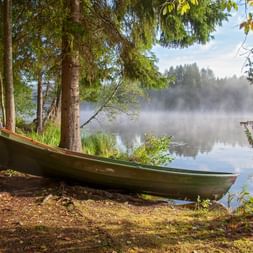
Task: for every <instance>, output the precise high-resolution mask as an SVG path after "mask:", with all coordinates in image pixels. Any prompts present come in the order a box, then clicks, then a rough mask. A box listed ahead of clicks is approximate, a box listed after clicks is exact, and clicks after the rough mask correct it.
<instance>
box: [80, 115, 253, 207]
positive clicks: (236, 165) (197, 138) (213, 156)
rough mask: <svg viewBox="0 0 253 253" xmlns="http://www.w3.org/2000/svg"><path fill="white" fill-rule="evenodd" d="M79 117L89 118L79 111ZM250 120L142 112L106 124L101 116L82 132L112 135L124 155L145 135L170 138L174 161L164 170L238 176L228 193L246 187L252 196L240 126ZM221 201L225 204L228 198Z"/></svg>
mask: <svg viewBox="0 0 253 253" xmlns="http://www.w3.org/2000/svg"><path fill="white" fill-rule="evenodd" d="M81 117H82V120H84V119H85V118H87V117H88V114H87V113H85V112H84V111H82V114H81ZM252 119H253V114H249V113H225V112H223V113H221V112H219V113H218V112H204V113H203V112H168V111H142V112H140V115H139V117H138V118H136V119H133V120H131V119H129V117H126V116H123V115H120V116H118V117H117V118H116V119H115V120H113V121H109V120H107V119H106V117H104V116H101V117H100V118H99V120H98V121H93V122H92V123H91V124H90V125H88V126H87V128H86V129H85V130H86V131H88V132H90V133H95V132H99V131H100V132H101V131H102V132H106V133H111V134H114V135H115V136H116V139H117V143H118V146H119V147H120V148H121V149H122V150H123V151H124V150H125V149H126V147H127V146H132V145H134V144H135V145H136V144H137V143H141V142H142V141H143V137H144V134H145V133H151V134H154V135H156V136H162V135H167V136H172V143H171V146H170V153H171V155H172V156H173V157H174V158H175V159H174V160H173V162H172V163H170V164H167V165H166V166H168V167H175V168H184V169H195V170H210V171H226V172H237V173H240V176H239V178H238V179H237V181H236V183H235V184H234V185H233V186H232V188H231V190H230V191H231V192H234V193H238V192H240V191H241V190H242V188H243V187H244V186H245V185H246V186H247V189H248V190H249V191H250V192H251V193H252V194H253V148H252V147H251V146H250V145H249V143H248V140H247V138H246V135H245V133H244V128H243V127H242V126H240V122H241V121H247V120H252ZM221 201H222V202H223V203H224V204H226V203H227V196H225V197H224V198H223V199H222V200H221ZM233 205H234V206H236V205H237V203H236V202H234V203H233Z"/></svg>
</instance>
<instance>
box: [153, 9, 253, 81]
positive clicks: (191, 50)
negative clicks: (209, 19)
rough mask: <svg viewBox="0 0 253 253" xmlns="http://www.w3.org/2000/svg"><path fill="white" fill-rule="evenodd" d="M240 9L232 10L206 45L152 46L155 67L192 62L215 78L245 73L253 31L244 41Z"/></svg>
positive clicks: (242, 14)
mask: <svg viewBox="0 0 253 253" xmlns="http://www.w3.org/2000/svg"><path fill="white" fill-rule="evenodd" d="M244 15H245V14H244V11H243V9H242V8H241V9H239V11H238V12H232V14H231V17H230V18H229V21H228V22H226V21H224V22H223V25H222V27H217V28H216V31H215V32H214V33H212V35H213V36H214V39H213V40H211V41H210V42H208V43H207V44H206V45H197V44H196V45H193V46H191V47H188V48H186V49H168V48H162V47H161V46H155V47H154V48H153V50H152V51H153V52H154V53H155V55H156V56H157V58H158V60H159V61H158V63H157V65H158V67H159V69H160V71H161V72H162V73H163V72H164V71H165V70H166V69H169V68H170V66H177V65H184V64H191V63H194V62H196V63H197V64H198V66H199V67H200V68H210V69H212V70H213V71H214V73H215V75H216V76H217V77H220V78H223V77H230V76H233V75H237V76H242V75H245V74H244V72H245V70H246V69H245V67H244V65H245V63H246V61H245V59H246V56H247V52H248V51H247V50H246V49H249V48H253V32H251V33H249V35H248V36H247V38H246V42H245V43H244V40H245V34H244V32H243V30H240V29H239V25H240V23H241V22H242V21H243V20H244V19H245V16H244Z"/></svg>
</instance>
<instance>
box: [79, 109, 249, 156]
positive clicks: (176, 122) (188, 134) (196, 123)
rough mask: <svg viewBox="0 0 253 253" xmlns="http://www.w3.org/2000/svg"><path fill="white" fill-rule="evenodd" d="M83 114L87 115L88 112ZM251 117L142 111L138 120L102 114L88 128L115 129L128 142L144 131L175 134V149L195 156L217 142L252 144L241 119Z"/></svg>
mask: <svg viewBox="0 0 253 253" xmlns="http://www.w3.org/2000/svg"><path fill="white" fill-rule="evenodd" d="M82 116H83V117H85V114H82ZM249 117H250V116H249V115H238V114H237V115H234V114H233V115H232V114H230V115H225V114H215V113H212V114H210V113H209V114H207V113H206V114H205V113H203V114H201V113H167V112H142V113H141V114H140V116H139V118H138V119H135V120H130V119H129V118H126V117H123V116H121V117H118V118H117V119H116V120H114V121H107V120H105V119H103V118H101V120H100V124H98V123H97V122H93V124H91V125H90V126H89V127H88V130H89V131H91V132H94V131H98V130H100V131H104V132H108V133H113V134H115V135H117V136H120V138H121V141H122V143H124V144H125V145H129V144H132V143H133V141H134V140H135V139H136V138H137V137H138V136H139V137H140V138H141V140H142V139H143V135H144V133H152V134H154V135H157V136H161V135H171V136H173V143H172V145H171V152H172V153H174V154H175V155H177V156H187V157H193V158H195V157H196V156H197V155H199V154H202V153H209V152H211V150H212V149H213V147H214V145H215V144H217V143H221V144H224V145H230V146H241V147H248V146H249V145H248V142H247V138H246V137H245V134H244V132H243V131H242V128H241V127H240V124H239V123H240V122H241V121H243V120H245V119H248V118H249ZM252 118H253V116H252ZM136 136H137V137H136Z"/></svg>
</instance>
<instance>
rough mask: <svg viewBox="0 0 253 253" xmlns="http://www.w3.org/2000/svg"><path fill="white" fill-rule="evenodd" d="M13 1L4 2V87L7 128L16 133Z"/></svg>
mask: <svg viewBox="0 0 253 253" xmlns="http://www.w3.org/2000/svg"><path fill="white" fill-rule="evenodd" d="M11 12H12V0H4V5H3V18H4V21H3V24H4V25H3V26H4V27H3V28H4V29H3V30H4V87H5V108H6V128H7V129H9V130H11V131H13V132H15V123H16V122H15V103H14V85H13V69H12V14H11Z"/></svg>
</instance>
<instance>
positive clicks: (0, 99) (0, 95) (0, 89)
mask: <svg viewBox="0 0 253 253" xmlns="http://www.w3.org/2000/svg"><path fill="white" fill-rule="evenodd" d="M0 109H1V112H2V120H0V122H1V123H2V126H3V127H5V125H6V116H5V106H4V86H3V79H2V74H1V72H0Z"/></svg>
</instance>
